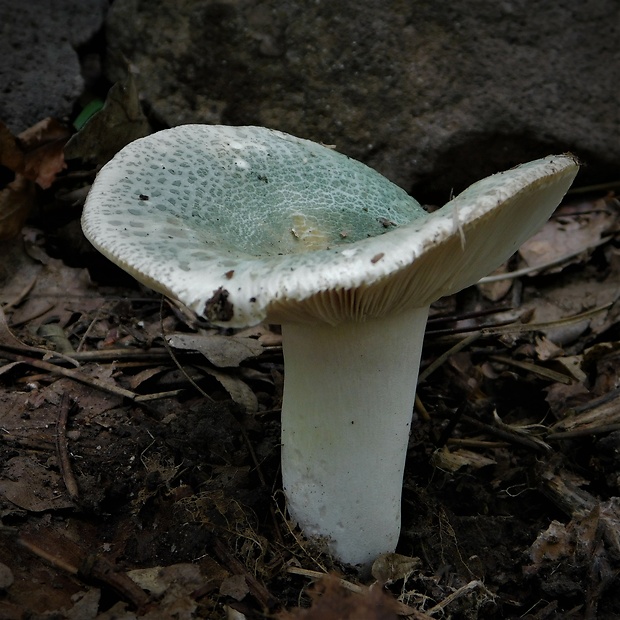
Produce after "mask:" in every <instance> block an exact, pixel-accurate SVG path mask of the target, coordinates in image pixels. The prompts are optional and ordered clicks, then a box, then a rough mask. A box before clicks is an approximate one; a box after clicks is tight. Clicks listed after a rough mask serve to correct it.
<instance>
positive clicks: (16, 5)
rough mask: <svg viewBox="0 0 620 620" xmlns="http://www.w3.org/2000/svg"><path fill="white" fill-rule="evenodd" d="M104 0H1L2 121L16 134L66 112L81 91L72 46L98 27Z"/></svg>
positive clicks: (104, 7)
mask: <svg viewBox="0 0 620 620" xmlns="http://www.w3.org/2000/svg"><path fill="white" fill-rule="evenodd" d="M107 5H108V2H107V0H53V1H51V0H31V1H28V2H15V0H0V89H1V91H0V120H2V121H3V122H4V123H6V124H7V125H8V127H9V129H11V130H12V131H13V132H15V133H19V132H21V131H23V130H24V129H26V128H27V127H30V126H31V125H34V124H35V123H36V122H37V121H40V120H41V119H43V118H46V117H48V116H53V117H55V118H62V117H64V116H66V115H68V114H69V113H70V112H71V110H72V108H73V105H74V104H75V101H76V99H77V97H78V96H79V95H80V93H81V92H82V87H83V79H82V75H81V72H80V63H79V59H78V55H77V53H76V51H75V50H76V48H77V47H79V46H80V45H83V44H84V43H86V42H87V41H88V40H89V39H90V38H91V37H92V36H93V35H94V34H95V33H96V32H97V31H98V30H99V29H100V28H101V26H102V24H103V19H104V17H105V12H106V9H107Z"/></svg>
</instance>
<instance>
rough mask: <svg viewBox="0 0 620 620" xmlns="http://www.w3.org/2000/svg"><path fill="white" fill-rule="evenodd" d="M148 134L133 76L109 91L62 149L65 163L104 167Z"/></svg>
mask: <svg viewBox="0 0 620 620" xmlns="http://www.w3.org/2000/svg"><path fill="white" fill-rule="evenodd" d="M149 133H150V127H149V123H148V120H147V119H146V117H145V116H144V113H143V112H142V107H141V105H140V98H139V96H138V89H137V88H136V83H135V81H134V79H133V76H131V75H129V77H127V78H126V79H124V80H122V81H120V82H117V83H116V84H114V85H113V86H112V88H110V91H109V92H108V96H107V97H106V101H105V105H104V106H103V108H102V109H101V110H100V111H99V112H98V113H97V114H95V115H94V116H93V117H92V118H91V119H90V120H89V121H88V122H87V123H86V125H84V127H83V128H82V129H81V130H80V131H79V132H78V133H76V134H75V135H74V136H73V137H72V138H71V139H70V140H69V142H67V144H66V146H65V150H64V152H65V157H66V158H67V159H77V158H80V159H82V160H84V161H92V162H95V163H96V164H101V165H102V164H105V163H106V162H108V161H109V160H110V159H112V157H114V155H116V153H118V151H120V150H121V149H122V148H123V147H124V146H125V145H127V144H129V143H130V142H133V141H134V140H137V139H138V138H142V137H143V136H146V135H148V134H149Z"/></svg>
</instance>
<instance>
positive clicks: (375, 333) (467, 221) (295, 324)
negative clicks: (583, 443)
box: [82, 125, 578, 567]
mask: <svg viewBox="0 0 620 620" xmlns="http://www.w3.org/2000/svg"><path fill="white" fill-rule="evenodd" d="M577 170H578V163H577V161H576V160H575V158H574V157H572V156H571V155H557V156H552V157H546V158H544V159H539V160H536V161H533V162H530V163H527V164H524V165H521V166H518V167H516V168H513V169H511V170H509V171H507V172H503V173H499V174H495V175H493V176H490V177H488V178H486V179H484V180H482V181H479V182H477V183H474V184H473V185H472V186H471V187H469V188H468V189H466V190H465V191H464V192H462V193H461V194H460V195H458V196H457V197H456V198H454V199H453V200H451V201H450V202H448V203H447V204H446V205H445V206H444V207H443V208H441V209H439V210H437V211H435V212H434V213H432V214H429V213H427V212H426V211H424V210H423V209H422V208H421V206H420V205H419V203H418V202H416V201H415V200H414V199H413V198H411V197H410V196H409V195H408V194H407V193H406V192H404V191H403V190H402V189H400V188H399V187H397V186H395V185H394V184H392V183H391V182H390V181H388V180H387V179H386V178H385V177H383V176H381V175H380V174H378V173H377V172H375V171H374V170H372V169H370V168H368V167H367V166H365V165H364V164H362V163H360V162H358V161H355V160H353V159H350V158H348V157H346V156H344V155H342V154H340V153H338V152H336V151H334V150H333V149H329V148H326V147H324V146H321V145H319V144H316V143H314V142H310V141H308V140H303V139H299V138H295V137H293V136H290V135H287V134H284V133H281V132H279V131H274V130H269V129H265V128H261V127H227V126H207V125H184V126H179V127H175V128H173V129H168V130H163V131H160V132H158V133H155V134H153V135H151V136H148V137H146V138H142V139H139V140H136V141H135V142H133V143H131V144H129V145H128V146H127V147H125V148H124V149H123V150H122V151H120V153H118V154H117V155H116V156H115V157H114V159H113V160H112V161H111V162H109V163H108V164H107V165H106V166H104V168H103V169H102V170H101V172H100V173H99V175H98V176H97V178H96V180H95V182H94V185H93V187H92V190H91V191H90V194H89V196H88V199H87V201H86V206H85V209H84V215H83V220H82V225H83V229H84V233H85V234H86V237H87V238H88V239H89V240H90V241H91V243H92V244H93V245H94V246H95V247H96V248H97V249H98V250H99V251H101V252H102V253H103V254H105V255H106V256H107V257H108V258H109V259H111V260H112V261H113V262H115V263H116V264H117V265H119V266H120V267H122V268H123V269H125V270H126V271H128V272H129V273H130V274H132V275H133V276H134V277H135V278H137V279H138V280H139V281H141V282H142V283H144V284H146V285H147V286H149V287H151V288H153V289H155V290H157V291H160V292H161V293H163V294H165V295H168V296H170V297H173V298H176V299H178V300H180V301H182V302H183V303H184V304H185V305H187V306H188V307H189V308H191V309H192V310H194V311H195V312H196V313H197V314H199V315H201V316H203V317H205V318H207V319H208V320H209V321H211V322H212V323H213V324H215V325H219V326H223V327H245V326H250V325H253V324H257V323H259V322H261V321H268V322H270V323H276V324H280V325H281V326H282V338H283V349H284V364H285V381H284V397H283V403H282V478H283V487H284V492H285V495H286V499H287V506H288V510H289V512H290V515H291V517H292V519H293V520H294V521H295V522H297V523H298V525H299V526H300V527H301V529H302V530H303V531H304V532H305V534H306V535H307V536H309V537H312V538H321V539H324V540H325V541H326V542H327V543H328V545H329V548H330V550H331V552H332V553H333V555H334V556H335V557H336V558H338V559H339V560H341V561H343V562H346V563H349V564H353V565H360V566H362V567H368V566H369V564H370V563H371V562H372V561H373V560H374V559H375V557H376V556H378V555H379V554H381V553H385V552H390V551H393V550H394V549H395V547H396V544H397V542H398V537H399V532H400V518H401V517H400V503H401V491H402V480H403V471H404V465H405V456H406V449H407V443H408V439H409V430H410V424H411V420H412V412H413V403H414V396H415V390H416V379H417V375H418V368H419V362H420V355H421V348H422V339H423V336H424V329H425V324H426V319H427V314H428V310H429V306H430V304H431V303H432V302H434V301H435V300H437V299H438V298H439V297H441V296H443V295H447V294H451V293H454V292H456V291H459V290H461V289H462V288H464V287H466V286H469V285H471V284H473V283H475V282H476V281H477V280H478V279H479V278H480V277H482V276H484V275H486V274H487V273H489V272H490V271H492V270H493V269H495V268H496V267H497V266H499V265H500V264H501V263H503V262H504V261H505V260H506V259H508V258H509V257H510V256H511V255H512V254H513V253H514V252H515V251H516V249H517V248H518V247H519V245H520V244H521V243H522V242H523V241H524V240H525V239H527V238H528V237H529V236H530V235H532V234H533V233H534V232H535V231H536V230H537V229H538V228H539V227H540V226H541V225H542V224H543V222H545V221H546V220H547V219H548V217H549V216H550V215H551V213H552V212H553V210H554V209H555V207H556V206H557V205H558V204H559V202H560V200H561V199H562V197H563V196H564V194H565V192H566V191H567V189H568V188H569V186H570V184H571V183H572V181H573V179H574V177H575V175H576V173H577Z"/></svg>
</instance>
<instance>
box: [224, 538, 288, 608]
mask: <svg viewBox="0 0 620 620" xmlns="http://www.w3.org/2000/svg"><path fill="white" fill-rule="evenodd" d="M213 548H214V551H215V554H216V555H217V557H218V558H219V559H220V561H221V562H222V563H223V564H224V566H226V568H227V569H228V570H229V571H230V572H231V573H233V575H243V577H244V578H245V582H246V583H247V585H248V588H249V589H250V592H251V593H252V594H253V595H254V597H255V598H256V599H257V600H258V601H259V602H260V603H261V605H263V607H264V608H265V609H267V610H269V611H274V610H275V609H276V608H278V607H280V601H278V599H277V598H275V596H273V595H272V594H271V592H269V590H267V588H266V587H265V586H264V585H263V584H262V583H261V582H260V581H259V580H258V579H256V577H254V575H251V574H250V573H249V572H248V570H247V569H246V568H245V566H244V565H243V564H242V563H241V562H239V560H237V558H235V557H234V556H233V555H232V554H231V553H230V551H229V550H228V549H227V548H226V545H224V543H223V542H222V541H221V540H220V539H219V538H217V537H216V538H215V543H214V545H213Z"/></svg>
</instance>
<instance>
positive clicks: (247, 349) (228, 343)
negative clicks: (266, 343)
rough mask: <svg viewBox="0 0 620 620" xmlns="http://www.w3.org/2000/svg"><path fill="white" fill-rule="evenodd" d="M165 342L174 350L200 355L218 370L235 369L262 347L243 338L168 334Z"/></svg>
mask: <svg viewBox="0 0 620 620" xmlns="http://www.w3.org/2000/svg"><path fill="white" fill-rule="evenodd" d="M166 340H167V341H168V344H169V345H170V346H171V347H174V348H175V349H183V350H185V351H198V352H199V353H202V354H203V355H204V356H205V357H206V358H207V359H208V360H209V361H210V362H211V363H212V364H213V365H214V366H217V367H218V368H236V367H237V366H239V364H241V362H244V361H245V360H247V359H250V358H252V357H256V356H257V355H260V354H261V353H262V352H263V345H262V344H261V343H260V342H258V340H256V339H254V338H246V337H243V336H219V335H217V334H213V335H206V336H202V335H199V334H170V335H169V336H167V337H166Z"/></svg>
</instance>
